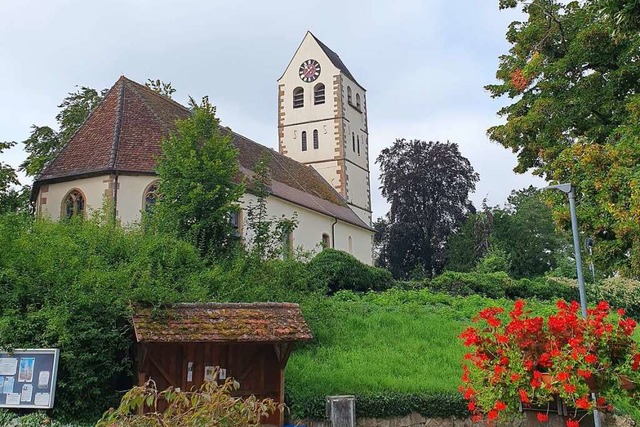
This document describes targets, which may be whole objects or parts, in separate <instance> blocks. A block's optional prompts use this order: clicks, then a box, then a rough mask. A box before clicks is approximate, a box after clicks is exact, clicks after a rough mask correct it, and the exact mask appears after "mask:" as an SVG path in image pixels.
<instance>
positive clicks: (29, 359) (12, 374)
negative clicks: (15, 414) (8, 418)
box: [0, 348, 60, 409]
mask: <svg viewBox="0 0 640 427" xmlns="http://www.w3.org/2000/svg"><path fill="white" fill-rule="evenodd" d="M59 357H60V350H58V349H53V348H50V349H26V350H14V351H12V352H11V353H8V352H4V351H0V408H32V409H49V408H53V400H54V397H55V393H56V376H57V373H58V359H59Z"/></svg>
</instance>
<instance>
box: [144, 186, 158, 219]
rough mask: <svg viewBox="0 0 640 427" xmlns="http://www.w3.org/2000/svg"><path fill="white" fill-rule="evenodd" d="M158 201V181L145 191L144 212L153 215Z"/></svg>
mask: <svg viewBox="0 0 640 427" xmlns="http://www.w3.org/2000/svg"><path fill="white" fill-rule="evenodd" d="M157 199H158V181H154V182H152V183H151V184H149V185H148V186H147V188H146V189H145V190H144V212H145V213H151V211H152V210H153V207H154V206H155V205H156V201H157Z"/></svg>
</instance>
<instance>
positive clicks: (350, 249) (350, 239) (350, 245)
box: [349, 236, 353, 254]
mask: <svg viewBox="0 0 640 427" xmlns="http://www.w3.org/2000/svg"><path fill="white" fill-rule="evenodd" d="M349 253H350V254H352V253H353V239H352V238H351V236H349Z"/></svg>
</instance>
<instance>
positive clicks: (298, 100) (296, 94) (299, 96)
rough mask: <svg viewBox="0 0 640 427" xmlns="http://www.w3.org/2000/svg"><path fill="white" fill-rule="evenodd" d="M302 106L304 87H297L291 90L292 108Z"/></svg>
mask: <svg viewBox="0 0 640 427" xmlns="http://www.w3.org/2000/svg"><path fill="white" fill-rule="evenodd" d="M302 107H304V89H303V88H301V87H297V88H295V89H294V90H293V108H302Z"/></svg>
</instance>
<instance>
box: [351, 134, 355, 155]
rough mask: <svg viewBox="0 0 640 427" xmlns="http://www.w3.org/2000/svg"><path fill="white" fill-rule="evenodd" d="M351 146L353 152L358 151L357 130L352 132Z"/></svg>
mask: <svg viewBox="0 0 640 427" xmlns="http://www.w3.org/2000/svg"><path fill="white" fill-rule="evenodd" d="M351 148H352V149H353V152H354V153H355V152H356V134H355V132H351Z"/></svg>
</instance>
